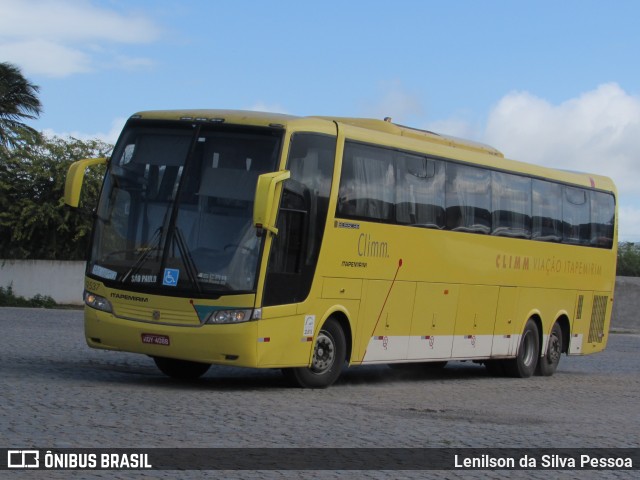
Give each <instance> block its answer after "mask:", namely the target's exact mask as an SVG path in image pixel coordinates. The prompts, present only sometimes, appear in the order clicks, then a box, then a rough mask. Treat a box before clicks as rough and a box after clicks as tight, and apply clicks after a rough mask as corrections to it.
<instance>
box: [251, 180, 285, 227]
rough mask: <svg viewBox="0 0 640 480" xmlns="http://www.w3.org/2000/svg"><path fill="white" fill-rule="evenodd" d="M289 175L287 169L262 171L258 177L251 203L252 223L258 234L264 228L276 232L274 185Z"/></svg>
mask: <svg viewBox="0 0 640 480" xmlns="http://www.w3.org/2000/svg"><path fill="white" fill-rule="evenodd" d="M290 177H291V172H289V171H288V170H281V171H279V172H271V173H264V174H262V175H260V176H259V177H258V183H257V184H256V197H255V203H254V204H253V224H254V226H255V227H256V229H257V234H258V236H261V235H262V232H263V231H264V230H266V231H269V232H271V233H272V234H274V235H277V234H278V229H277V228H276V226H275V219H276V217H275V215H274V213H273V206H274V203H275V200H276V187H277V186H278V185H279V184H280V183H282V182H284V181H285V180H287V179H288V178H290Z"/></svg>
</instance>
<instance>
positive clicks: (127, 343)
mask: <svg viewBox="0 0 640 480" xmlns="http://www.w3.org/2000/svg"><path fill="white" fill-rule="evenodd" d="M84 328H85V337H86V341H87V344H88V345H89V346H90V347H92V348H100V349H104V350H119V351H125V352H132V353H141V354H145V355H150V356H152V357H168V358H177V359H181V360H190V361H194V362H203V363H212V364H219V365H234V366H239V367H256V366H257V345H256V338H257V336H258V335H257V330H258V327H257V322H255V321H250V322H245V323H239V324H230V325H199V326H175V325H165V324H157V323H150V322H141V321H135V320H127V319H122V318H118V317H115V316H114V315H113V314H111V313H106V312H101V311H99V310H95V309H93V308H89V307H85V314H84Z"/></svg>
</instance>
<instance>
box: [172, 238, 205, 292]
mask: <svg viewBox="0 0 640 480" xmlns="http://www.w3.org/2000/svg"><path fill="white" fill-rule="evenodd" d="M174 235H175V238H176V244H177V245H178V250H179V251H180V256H181V258H182V262H183V263H184V266H185V268H186V270H187V275H188V276H189V280H191V283H193V285H194V286H195V287H196V290H198V293H202V289H201V288H200V283H198V270H197V268H196V264H195V262H194V261H193V257H192V256H191V252H190V251H189V248H188V247H187V243H186V242H185V240H184V235H183V234H182V230H180V229H179V228H178V227H175V229H174Z"/></svg>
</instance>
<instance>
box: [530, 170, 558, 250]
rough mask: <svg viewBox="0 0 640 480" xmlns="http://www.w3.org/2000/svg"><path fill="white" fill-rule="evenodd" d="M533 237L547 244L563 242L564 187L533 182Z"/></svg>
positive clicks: (549, 183) (538, 181) (542, 181)
mask: <svg viewBox="0 0 640 480" xmlns="http://www.w3.org/2000/svg"><path fill="white" fill-rule="evenodd" d="M531 190H532V196H533V205H532V223H533V228H532V237H533V239H534V240H542V241H546V242H560V241H562V185H558V184H556V183H551V182H546V181H544V180H533V181H532V189H531Z"/></svg>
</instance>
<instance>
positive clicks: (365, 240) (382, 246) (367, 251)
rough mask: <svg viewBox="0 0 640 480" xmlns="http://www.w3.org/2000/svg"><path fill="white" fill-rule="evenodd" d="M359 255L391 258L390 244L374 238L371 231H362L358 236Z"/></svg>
mask: <svg viewBox="0 0 640 480" xmlns="http://www.w3.org/2000/svg"><path fill="white" fill-rule="evenodd" d="M358 256H360V257H369V258H389V244H388V243H387V242H381V241H378V240H374V239H373V238H372V237H371V235H370V234H369V233H361V234H360V236H359V237H358Z"/></svg>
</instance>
